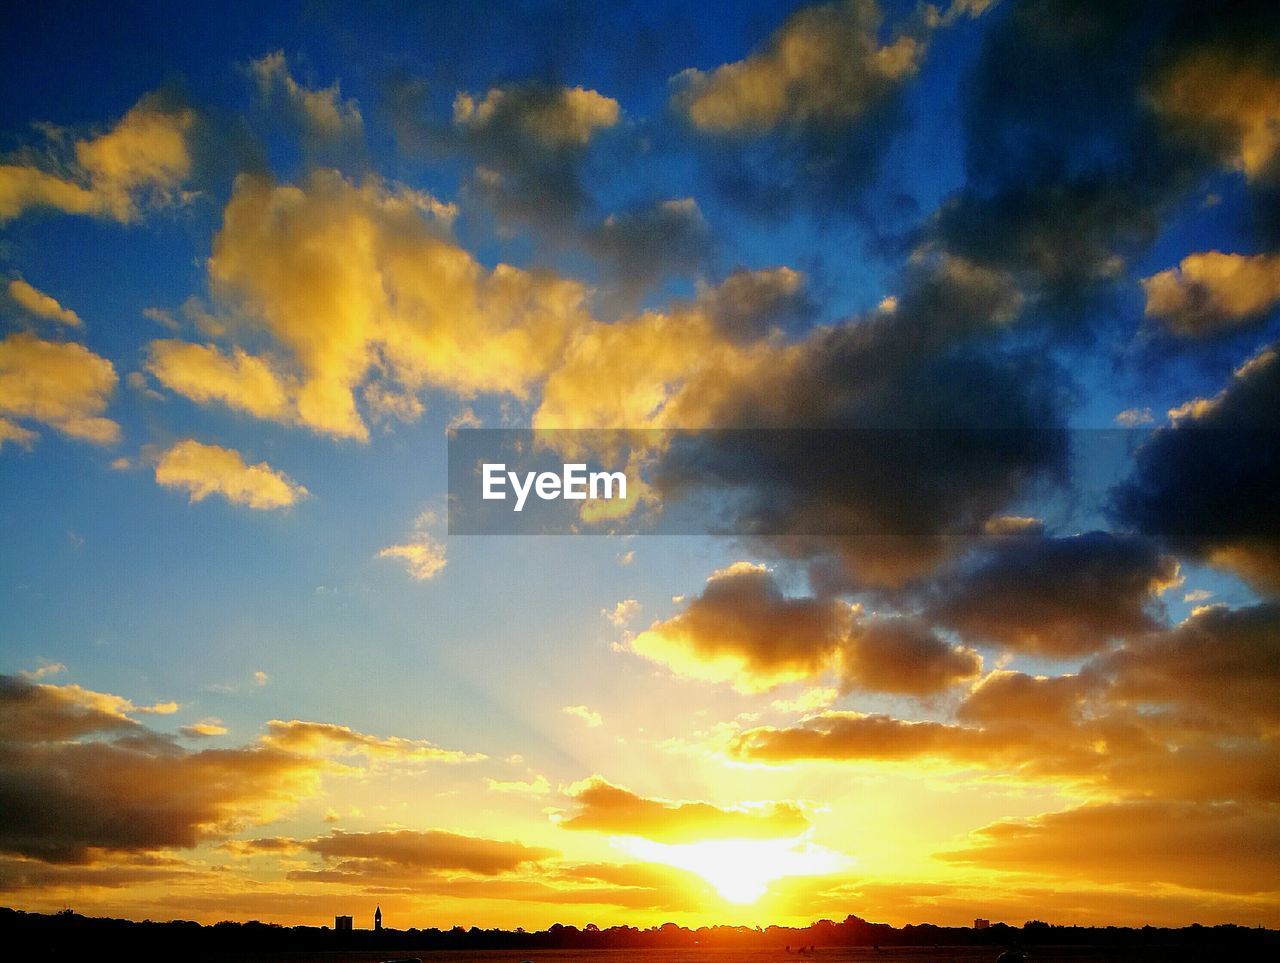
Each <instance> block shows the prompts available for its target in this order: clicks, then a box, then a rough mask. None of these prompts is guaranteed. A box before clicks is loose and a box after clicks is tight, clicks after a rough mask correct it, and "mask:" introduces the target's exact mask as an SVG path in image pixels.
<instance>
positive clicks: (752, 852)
mask: <svg viewBox="0 0 1280 963" xmlns="http://www.w3.org/2000/svg"><path fill="white" fill-rule="evenodd" d="M615 844H616V845H618V846H619V847H620V848H622V849H625V850H626V851H627V852H629V853H630V854H631V855H633V856H635V857H637V858H639V859H644V860H647V861H649V862H653V863H664V864H666V865H668V866H675V867H676V868H678V869H685V870H688V871H689V872H691V873H696V874H697V875H698V876H701V877H702V878H703V879H705V880H706V881H707V882H708V883H710V884H711V885H712V886H713V887H714V888H715V890H716V892H717V893H719V894H720V896H721V898H722V899H724V900H726V901H727V902H730V903H738V904H747V903H754V902H755V901H756V900H758V899H759V898H760V897H761V896H763V895H764V894H765V892H766V891H767V890H768V889H769V884H770V883H772V882H773V881H774V880H776V879H782V878H783V877H784V876H820V875H823V874H825V873H835V872H839V871H841V870H844V869H847V868H848V867H849V866H850V865H852V863H853V860H852V859H851V858H850V857H849V856H846V855H844V854H843V853H837V852H833V851H832V850H829V849H825V848H823V847H821V846H816V845H814V844H813V843H809V842H806V841H804V840H800V839H709V840H704V841H702V842H697V843H680V844H672V843H656V842H653V841H652V840H648V839H637V838H632V837H627V838H624V839H618V840H616V841H615Z"/></svg>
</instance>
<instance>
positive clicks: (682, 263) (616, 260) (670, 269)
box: [583, 197, 711, 297]
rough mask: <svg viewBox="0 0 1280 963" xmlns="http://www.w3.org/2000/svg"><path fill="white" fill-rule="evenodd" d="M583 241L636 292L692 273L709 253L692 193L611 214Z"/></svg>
mask: <svg viewBox="0 0 1280 963" xmlns="http://www.w3.org/2000/svg"><path fill="white" fill-rule="evenodd" d="M583 243H584V244H585V246H586V248H587V249H588V250H589V251H591V253H593V254H594V255H595V256H596V257H597V258H600V259H601V260H602V261H603V262H604V264H605V267H606V270H607V272H608V273H609V275H610V276H611V277H613V278H616V279H618V280H619V281H620V282H621V285H622V288H623V293H624V295H627V296H631V297H634V296H636V295H638V294H639V293H640V292H641V291H642V290H643V289H644V288H645V287H647V286H648V285H650V284H653V283H654V282H656V281H658V280H660V279H662V278H663V277H665V276H668V275H683V274H693V273H695V272H696V271H697V270H698V268H699V267H701V266H702V265H703V264H705V263H706V261H707V259H708V257H709V255H710V252H711V232H710V229H709V228H708V226H707V222H706V220H705V219H704V218H703V216H702V211H701V210H700V209H699V208H698V203H697V201H695V200H694V199H693V198H692V197H683V198H674V199H668V200H660V201H653V202H650V203H648V204H646V205H644V206H641V207H636V208H632V209H630V210H626V211H623V212H622V213H617V214H610V215H609V216H608V217H606V218H605V219H604V221H603V222H602V223H601V224H600V225H599V226H598V227H597V228H596V229H595V230H594V231H593V232H590V233H589V234H587V235H585V237H584V240H583Z"/></svg>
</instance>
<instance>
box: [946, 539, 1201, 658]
mask: <svg viewBox="0 0 1280 963" xmlns="http://www.w3.org/2000/svg"><path fill="white" fill-rule="evenodd" d="M1177 577H1178V564H1177V562H1176V561H1175V560H1174V559H1173V558H1172V557H1171V556H1167V555H1162V554H1160V552H1158V551H1157V550H1156V548H1155V546H1154V545H1153V544H1152V543H1151V542H1149V541H1147V540H1146V539H1139V538H1131V537H1126V536H1121V535H1113V534H1111V533H1109V532H1089V533H1087V534H1084V535H1076V536H1072V537H1069V538H1048V537H1045V536H1043V535H1040V534H1038V533H1033V534H1030V535H1026V536H1016V535H1015V536H1011V537H1009V538H1006V539H1003V540H1000V541H999V542H998V543H997V544H996V546H995V547H994V548H992V549H991V550H990V551H989V552H988V553H986V554H985V555H984V556H983V557H982V558H981V560H980V561H978V562H977V563H976V564H974V565H973V566H972V567H970V568H969V569H968V570H964V571H961V572H959V573H956V574H954V575H952V576H950V577H948V578H947V579H945V582H944V587H943V588H941V590H940V593H941V597H940V598H939V599H938V600H937V601H936V602H935V603H934V604H933V605H932V606H931V608H930V616H931V617H932V618H933V619H934V620H936V621H937V622H938V623H940V624H942V625H945V626H948V627H949V628H953V629H955V630H956V631H958V632H960V633H961V634H962V635H963V636H964V637H965V638H966V639H968V640H969V641H970V642H972V643H977V644H984V645H996V646H1000V647H1003V648H1007V649H1011V650H1014V651H1019V652H1030V653H1035V654H1037V655H1046V656H1056V657H1060V658H1069V657H1071V656H1078V655H1084V654H1087V653H1090V652H1096V651H1098V650H1099V649H1101V648H1104V647H1105V646H1106V645H1108V643H1110V642H1111V641H1112V640H1114V639H1117V638H1122V637H1125V636H1131V635H1137V634H1139V633H1142V632H1146V631H1150V630H1152V629H1154V628H1155V627H1156V626H1157V624H1158V623H1157V622H1156V620H1155V618H1154V617H1153V613H1152V611H1151V608H1152V605H1153V603H1154V602H1155V601H1156V600H1157V598H1158V596H1159V593H1160V592H1162V591H1164V590H1165V589H1166V588H1168V587H1170V586H1171V585H1173V584H1175V583H1176V581H1177Z"/></svg>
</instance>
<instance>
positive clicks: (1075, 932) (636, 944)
mask: <svg viewBox="0 0 1280 963" xmlns="http://www.w3.org/2000/svg"><path fill="white" fill-rule="evenodd" d="M0 945H3V946H30V947H32V948H33V949H34V950H35V951H36V954H37V955H36V956H35V957H34V958H46V959H47V958H50V957H55V958H57V957H62V956H64V955H65V956H71V955H72V954H92V955H94V956H96V955H97V954H100V953H102V952H104V951H106V952H109V953H111V954H112V955H116V954H121V953H123V954H127V955H128V956H129V957H130V958H132V959H145V958H150V957H154V956H164V955H169V954H173V953H181V954H182V955H183V957H184V958H186V959H199V958H208V959H224V958H227V957H228V956H243V955H245V954H258V953H275V952H299V951H313V952H314V951H332V950H349V951H359V950H406V951H407V950H501V949H513V950H514V949H520V950H554V949H574V950H591V949H658V948H666V949H672V948H681V947H698V946H705V947H752V948H765V947H778V948H781V947H784V946H790V947H792V948H793V949H796V948H799V947H808V946H815V947H848V946H882V947H888V946H992V947H1000V946H1012V945H1017V946H1021V947H1024V948H1029V947H1034V946H1060V947H1066V946H1079V947H1085V946H1089V947H1111V948H1116V949H1120V948H1132V949H1135V950H1136V949H1157V948H1168V949H1170V950H1175V951H1176V950H1186V951H1188V952H1187V957H1188V958H1199V959H1210V958H1214V959H1216V958H1218V956H1217V952H1218V951H1221V950H1225V949H1228V948H1229V949H1232V950H1244V949H1254V950H1266V951H1267V952H1266V954H1265V955H1266V956H1267V957H1268V958H1280V957H1276V956H1275V955H1274V953H1275V952H1276V951H1280V931H1276V930H1267V929H1261V928H1256V929H1255V928H1248V927H1243V926H1234V925H1223V926H1201V925H1199V924H1194V925H1192V926H1188V927H1184V928H1182V929H1167V928H1162V927H1154V926H1144V927H1142V928H1140V929H1135V928H1131V927H1119V926H1107V927H1084V926H1051V925H1049V924H1048V923H1042V922H1039V921H1032V922H1028V923H1026V924H1025V925H1023V926H1021V927H1012V926H1006V925H1005V924H1004V923H993V924H991V926H990V927H989V928H987V929H981V930H976V929H971V928H969V927H952V926H934V925H932V924H929V923H923V924H919V925H909V926H903V927H901V928H897V927H893V926H889V925H888V924H887V923H869V922H867V921H866V920H864V919H860V918H859V917H857V916H852V915H851V916H848V917H846V918H845V920H844V921H843V922H840V923H836V922H833V921H832V920H819V921H818V922H816V923H814V924H812V925H810V926H806V927H789V926H769V927H762V928H761V927H747V926H704V927H699V928H698V929H688V928H686V927H683V926H677V925H676V924H675V923H665V924H663V925H662V926H654V927H650V928H648V929H638V928H636V927H633V926H612V927H609V928H607V929H600V928H599V927H596V926H595V925H593V924H588V925H587V926H586V927H584V928H582V929H579V928H577V927H575V926H562V925H561V924H559V923H557V924H556V925H554V926H552V927H550V928H549V929H546V930H540V931H538V932H525V931H524V930H522V929H516V930H499V929H492V930H482V929H479V928H478V927H474V926H473V927H471V928H470V929H466V928H463V927H461V926H455V927H453V928H452V929H447V930H442V929H436V928H430V929H416V928H414V929H407V930H393V929H384V930H382V931H380V932H377V933H375V932H373V931H371V930H354V931H349V932H337V931H335V930H333V929H330V928H329V927H317V926H281V925H279V924H276V923H261V922H257V921H254V922H249V923H231V922H223V923H215V924H213V925H211V926H204V925H201V924H199V923H195V922H191V921H189V920H173V921H170V922H166V923H157V922H152V921H150V920H147V921H144V922H137V921H134V920H121V919H104V918H97V917H87V916H81V915H79V914H77V913H73V912H71V911H70V910H67V911H64V912H62V913H57V914H53V915H48V914H42V913H25V912H22V911H20V910H12V909H5V908H0ZM1177 955H1178V956H1182V955H1183V954H1182V953H1178V954H1177ZM86 958H92V957H90V956H86Z"/></svg>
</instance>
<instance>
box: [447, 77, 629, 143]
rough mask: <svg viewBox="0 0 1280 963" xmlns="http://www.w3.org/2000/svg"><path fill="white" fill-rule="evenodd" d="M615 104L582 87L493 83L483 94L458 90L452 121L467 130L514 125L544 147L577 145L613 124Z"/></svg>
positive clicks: (616, 108) (616, 119) (618, 113)
mask: <svg viewBox="0 0 1280 963" xmlns="http://www.w3.org/2000/svg"><path fill="white" fill-rule="evenodd" d="M620 113H621V111H620V109H619V107H618V102H617V101H616V100H614V99H613V98H612V97H606V96H604V95H603V94H601V93H598V92H597V91H594V90H587V89H585V88H583V87H555V88H551V89H542V88H533V87H493V88H491V89H490V90H489V92H488V93H486V94H485V95H484V97H475V96H472V95H471V94H467V93H459V94H458V95H457V97H455V98H454V101H453V122H454V123H455V124H458V125H459V126H462V127H466V128H469V129H471V130H492V129H495V128H509V127H518V128H519V129H520V130H521V131H522V132H523V133H524V135H525V136H527V137H531V138H533V139H534V140H535V141H537V142H539V143H540V144H541V145H542V146H543V147H546V148H551V149H554V148H557V147H564V146H575V145H576V146H582V145H584V144H586V143H587V141H589V140H590V139H591V135H592V134H593V133H594V132H595V131H597V130H600V129H604V128H609V127H612V126H613V125H614V124H616V123H617V122H618V117H619V115H620Z"/></svg>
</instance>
